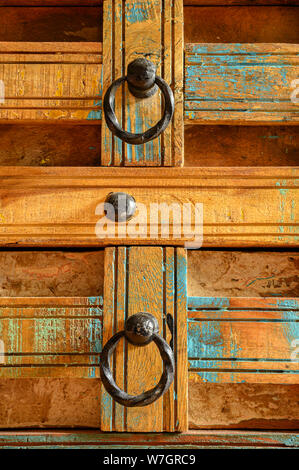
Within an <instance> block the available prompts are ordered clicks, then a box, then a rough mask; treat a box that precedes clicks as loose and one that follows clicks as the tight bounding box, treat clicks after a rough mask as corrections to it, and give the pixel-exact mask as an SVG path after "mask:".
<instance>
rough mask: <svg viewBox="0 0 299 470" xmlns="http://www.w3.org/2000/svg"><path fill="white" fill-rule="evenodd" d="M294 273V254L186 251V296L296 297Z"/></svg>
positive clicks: (297, 263)
mask: <svg viewBox="0 0 299 470" xmlns="http://www.w3.org/2000/svg"><path fill="white" fill-rule="evenodd" d="M298 271H299V253H298V252H294V251H293V252H290V251H284V252H277V251H257V250H255V251H250V252H247V251H235V250H229V251H224V250H222V251H221V250H215V251H210V250H196V251H191V250H189V251H188V273H187V274H188V295H189V296H190V297H192V296H197V297H209V298H212V297H215V298H220V299H222V298H229V297H299V274H298ZM248 302H249V300H248Z"/></svg>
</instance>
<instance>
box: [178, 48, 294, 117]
mask: <svg viewBox="0 0 299 470" xmlns="http://www.w3.org/2000/svg"><path fill="white" fill-rule="evenodd" d="M298 72H299V60H298V47H297V46H296V45H286V44H187V45H186V56H185V73H186V76H185V118H186V119H187V120H188V122H190V123H191V122H193V123H206V122H208V123H217V122H219V123H220V122H221V123H232V122H237V123H238V124H242V123H247V124H248V123H256V124H257V123H265V122H266V123H272V124H274V123H278V124H283V123H286V122H287V123H289V124H292V123H293V124H295V123H296V122H298V121H299V108H298V106H297V105H296V103H293V102H292V101H291V94H292V92H293V91H294V90H293V88H294V86H293V84H294V80H296V79H297V76H298Z"/></svg>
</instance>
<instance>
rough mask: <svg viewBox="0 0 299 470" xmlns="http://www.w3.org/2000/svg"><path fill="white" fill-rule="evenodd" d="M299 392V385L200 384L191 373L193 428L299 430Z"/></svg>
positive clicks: (190, 415)
mask: <svg viewBox="0 0 299 470" xmlns="http://www.w3.org/2000/svg"><path fill="white" fill-rule="evenodd" d="M227 375H228V374H227ZM298 391H299V385H286V384H285V385H282V384H269V383H259V384H256V383H248V382H247V383H221V384H219V383H215V382H211V383H208V382H206V383H200V382H199V381H198V377H197V376H195V377H193V376H192V374H190V375H189V429H229V428H230V429H264V430H267V431H268V432H269V430H278V429H294V430H296V429H298V425H299V403H298ZM211 403H213V406H211Z"/></svg>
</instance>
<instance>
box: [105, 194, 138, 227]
mask: <svg viewBox="0 0 299 470" xmlns="http://www.w3.org/2000/svg"><path fill="white" fill-rule="evenodd" d="M104 209H105V212H106V216H107V217H108V219H110V220H113V221H115V222H127V221H128V220H130V219H131V218H132V217H133V215H134V214H135V212H136V201H135V199H134V198H133V196H131V195H130V194H127V193H121V192H119V193H110V194H108V196H107V198H106V200H105V204H104Z"/></svg>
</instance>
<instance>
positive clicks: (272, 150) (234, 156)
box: [0, 123, 299, 167]
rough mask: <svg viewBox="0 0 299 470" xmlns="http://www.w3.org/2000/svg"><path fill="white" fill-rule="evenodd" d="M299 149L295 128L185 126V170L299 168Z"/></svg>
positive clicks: (297, 134)
mask: <svg viewBox="0 0 299 470" xmlns="http://www.w3.org/2000/svg"><path fill="white" fill-rule="evenodd" d="M0 131H1V128H0ZM298 147H299V133H298V131H297V128H296V127H295V126H278V125H275V126H269V125H268V126H239V125H238V123H235V125H226V126H222V125H219V126H215V125H209V126H192V125H191V126H190V125H189V126H188V125H186V126H185V166H200V167H203V166H204V167H206V166H220V167H221V166H243V167H244V166H250V167H251V166H281V167H282V166H296V165H297V163H298Z"/></svg>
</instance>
